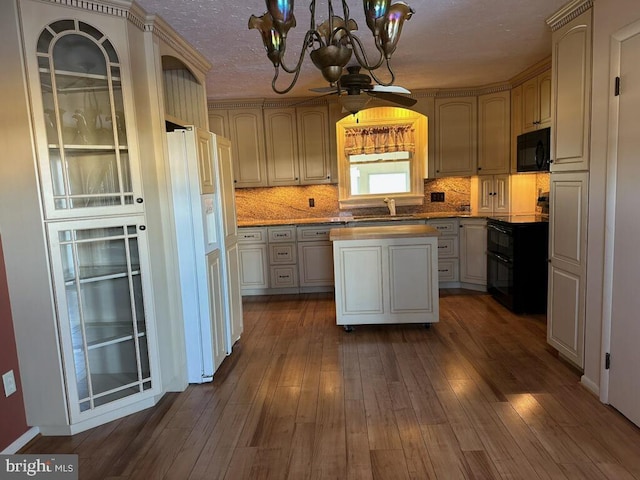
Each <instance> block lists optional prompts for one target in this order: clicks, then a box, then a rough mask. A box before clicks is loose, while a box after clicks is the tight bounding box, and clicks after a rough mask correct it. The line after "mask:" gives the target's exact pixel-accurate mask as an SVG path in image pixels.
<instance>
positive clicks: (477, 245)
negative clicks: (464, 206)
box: [460, 218, 487, 290]
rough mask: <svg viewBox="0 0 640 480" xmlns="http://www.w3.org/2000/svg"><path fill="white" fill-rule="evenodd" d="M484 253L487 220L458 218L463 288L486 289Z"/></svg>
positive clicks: (485, 249) (485, 248) (485, 258)
mask: <svg viewBox="0 0 640 480" xmlns="http://www.w3.org/2000/svg"><path fill="white" fill-rule="evenodd" d="M486 254H487V221H486V220H485V219H484V218H463V219H460V283H461V284H462V285H463V286H464V287H465V288H476V287H477V288H478V289H480V290H485V289H486V286H487V256H486ZM471 286H473V287H471Z"/></svg>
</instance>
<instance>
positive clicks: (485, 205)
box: [477, 175, 495, 213]
mask: <svg viewBox="0 0 640 480" xmlns="http://www.w3.org/2000/svg"><path fill="white" fill-rule="evenodd" d="M477 182H478V210H477V212H478V213H493V197H494V192H495V191H494V182H493V177H492V176H491V175H489V176H485V175H480V176H478V179H477Z"/></svg>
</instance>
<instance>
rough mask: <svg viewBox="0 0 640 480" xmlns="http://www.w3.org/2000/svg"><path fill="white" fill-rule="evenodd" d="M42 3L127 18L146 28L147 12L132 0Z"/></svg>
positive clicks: (141, 28) (69, 0) (72, 0)
mask: <svg viewBox="0 0 640 480" xmlns="http://www.w3.org/2000/svg"><path fill="white" fill-rule="evenodd" d="M40 1H41V2H42V3H54V4H56V5H62V6H63V7H71V8H77V9H78V10H85V11H89V12H93V13H101V14H104V15H111V16H113V17H120V18H126V19H127V20H128V21H130V22H131V23H132V24H133V25H135V26H136V27H137V28H139V29H140V30H144V18H145V16H146V12H145V11H144V10H143V9H142V7H140V6H139V5H138V4H137V3H135V2H133V1H131V0H40Z"/></svg>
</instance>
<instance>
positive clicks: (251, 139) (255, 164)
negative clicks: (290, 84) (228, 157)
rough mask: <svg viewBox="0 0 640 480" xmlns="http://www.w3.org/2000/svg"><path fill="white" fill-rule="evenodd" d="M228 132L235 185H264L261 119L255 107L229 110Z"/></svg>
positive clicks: (264, 162)
mask: <svg viewBox="0 0 640 480" xmlns="http://www.w3.org/2000/svg"><path fill="white" fill-rule="evenodd" d="M229 134H230V137H231V138H230V140H231V145H232V147H231V148H232V153H233V159H234V164H233V171H234V177H235V180H234V181H235V186H236V187H266V186H267V160H266V157H265V147H264V121H263V119H262V110H261V109H259V108H243V109H238V110H231V111H229Z"/></svg>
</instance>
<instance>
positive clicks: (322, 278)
mask: <svg viewBox="0 0 640 480" xmlns="http://www.w3.org/2000/svg"><path fill="white" fill-rule="evenodd" d="M336 227H338V226H330V225H327V226H324V225H323V226H317V227H316V226H313V227H298V235H297V236H298V272H299V281H300V290H301V291H302V292H309V291H330V290H333V245H332V244H331V241H330V240H329V231H330V230H331V229H332V228H336Z"/></svg>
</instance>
